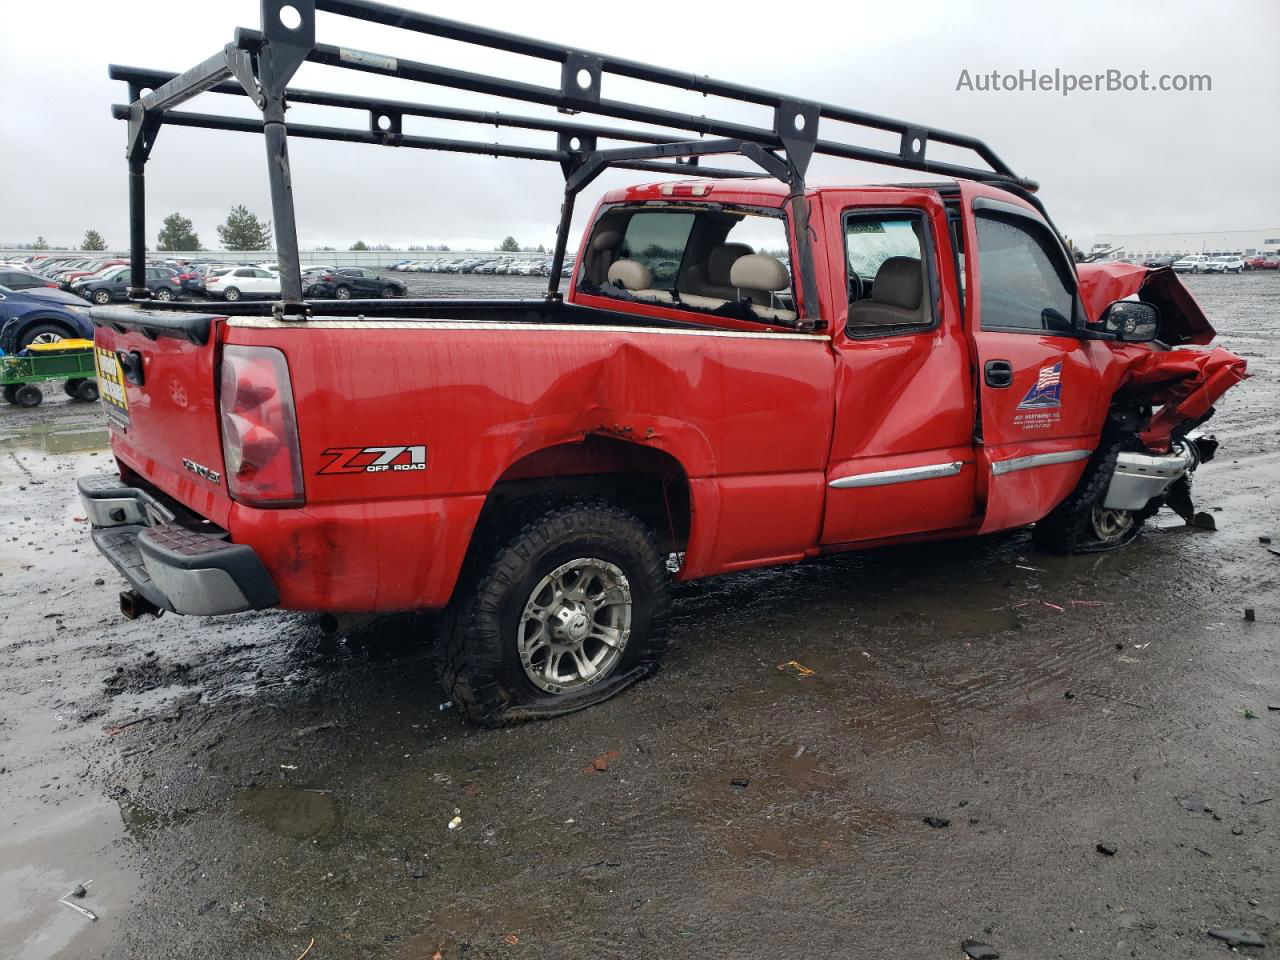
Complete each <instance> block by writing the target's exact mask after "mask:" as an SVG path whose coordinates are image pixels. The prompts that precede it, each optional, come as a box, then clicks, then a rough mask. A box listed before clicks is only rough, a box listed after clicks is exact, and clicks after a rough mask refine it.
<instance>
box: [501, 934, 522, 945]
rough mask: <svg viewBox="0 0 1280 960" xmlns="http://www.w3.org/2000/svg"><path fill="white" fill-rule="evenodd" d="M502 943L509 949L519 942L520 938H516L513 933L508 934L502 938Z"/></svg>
mask: <svg viewBox="0 0 1280 960" xmlns="http://www.w3.org/2000/svg"><path fill="white" fill-rule="evenodd" d="M502 942H503V943H505V944H506V945H507V946H509V947H514V946H515V945H516V944H517V943H519V942H520V938H519V937H517V936H516V935H515V934H514V933H508V934H507V935H506V936H505V937H503V938H502Z"/></svg>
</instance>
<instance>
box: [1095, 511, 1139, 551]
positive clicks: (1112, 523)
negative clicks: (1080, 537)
mask: <svg viewBox="0 0 1280 960" xmlns="http://www.w3.org/2000/svg"><path fill="white" fill-rule="evenodd" d="M1090 519H1091V521H1092V526H1093V533H1094V535H1095V536H1096V537H1097V538H1098V539H1099V540H1101V541H1102V542H1103V543H1115V542H1116V541H1117V540H1120V539H1122V538H1123V537H1124V536H1125V535H1126V534H1127V533H1128V532H1129V531H1130V530H1131V529H1132V528H1133V512H1132V511H1130V510H1113V509H1110V508H1108V507H1103V506H1100V505H1099V506H1095V507H1094V508H1093V515H1092V517H1091V518H1090Z"/></svg>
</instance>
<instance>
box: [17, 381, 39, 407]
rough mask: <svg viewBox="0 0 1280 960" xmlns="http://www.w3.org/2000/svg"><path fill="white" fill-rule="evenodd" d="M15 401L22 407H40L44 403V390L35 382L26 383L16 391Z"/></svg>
mask: <svg viewBox="0 0 1280 960" xmlns="http://www.w3.org/2000/svg"><path fill="white" fill-rule="evenodd" d="M13 402H14V403H15V404H17V405H18V406H20V407H27V408H28V409H30V408H31V407H38V406H40V404H42V403H44V391H43V390H41V389H40V388H39V387H37V386H36V385H35V384H34V383H24V384H22V385H21V386H19V387H18V389H17V390H15V391H14V394H13Z"/></svg>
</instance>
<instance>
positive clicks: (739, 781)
mask: <svg viewBox="0 0 1280 960" xmlns="http://www.w3.org/2000/svg"><path fill="white" fill-rule="evenodd" d="M1272 709H1275V710H1280V707H1273V708H1272ZM750 784H751V781H750V780H748V779H747V778H746V777H734V778H733V779H732V780H730V781H729V786H731V787H747V786H750Z"/></svg>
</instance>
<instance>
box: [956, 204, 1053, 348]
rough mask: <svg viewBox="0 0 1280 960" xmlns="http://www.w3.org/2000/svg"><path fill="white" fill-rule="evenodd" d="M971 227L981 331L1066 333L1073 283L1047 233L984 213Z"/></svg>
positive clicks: (1023, 222) (1018, 219)
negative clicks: (975, 236)
mask: <svg viewBox="0 0 1280 960" xmlns="http://www.w3.org/2000/svg"><path fill="white" fill-rule="evenodd" d="M976 227H977V233H978V270H979V277H980V282H979V285H980V287H981V290H980V291H979V297H978V299H979V305H980V309H981V311H982V329H983V330H1008V331H1014V332H1026V333H1044V332H1046V331H1049V332H1054V333H1070V332H1071V331H1072V329H1073V327H1072V322H1071V317H1072V314H1073V312H1074V309H1075V280H1074V278H1073V277H1072V276H1071V274H1070V272H1069V270H1068V269H1067V267H1066V265H1065V263H1063V262H1062V257H1061V253H1060V251H1058V250H1056V249H1055V248H1056V244H1055V243H1054V242H1053V240H1052V238H1051V237H1050V236H1049V235H1048V231H1047V229H1045V228H1043V227H1040V226H1039V225H1037V224H1034V223H1031V222H1030V221H1029V220H1026V218H1024V217H1018V216H1008V217H1005V216H998V215H993V214H987V213H980V214H978V216H977V220H976Z"/></svg>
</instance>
